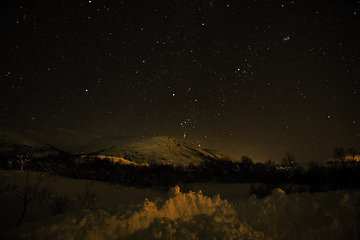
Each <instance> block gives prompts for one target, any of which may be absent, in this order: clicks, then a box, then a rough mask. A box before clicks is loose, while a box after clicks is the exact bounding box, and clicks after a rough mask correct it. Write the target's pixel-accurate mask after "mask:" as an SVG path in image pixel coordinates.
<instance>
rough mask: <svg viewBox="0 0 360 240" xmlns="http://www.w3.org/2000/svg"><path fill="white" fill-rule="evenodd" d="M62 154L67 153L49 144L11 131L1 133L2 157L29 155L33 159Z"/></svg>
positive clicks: (0, 148)
mask: <svg viewBox="0 0 360 240" xmlns="http://www.w3.org/2000/svg"><path fill="white" fill-rule="evenodd" d="M62 154H67V153H65V152H63V151H61V150H59V149H57V148H55V147H53V146H51V145H49V144H46V143H42V142H39V141H37V140H35V139H33V138H31V137H27V136H24V135H21V134H18V133H15V132H10V131H1V132H0V155H3V156H9V157H16V156H17V155H27V156H28V157H31V158H39V157H46V156H49V155H51V156H58V155H62Z"/></svg>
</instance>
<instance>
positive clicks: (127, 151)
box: [74, 136, 225, 165]
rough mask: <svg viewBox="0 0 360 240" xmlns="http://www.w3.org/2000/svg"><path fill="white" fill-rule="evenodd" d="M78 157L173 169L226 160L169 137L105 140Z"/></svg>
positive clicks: (87, 147) (84, 148)
mask: <svg viewBox="0 0 360 240" xmlns="http://www.w3.org/2000/svg"><path fill="white" fill-rule="evenodd" d="M74 153H77V154H82V155H95V156H96V155H101V156H109V157H120V158H124V159H127V160H130V161H132V162H135V163H138V164H141V163H159V164H173V165H189V164H190V163H193V164H195V165H198V164H201V163H203V162H204V161H213V160H217V159H221V158H224V157H225V155H223V154H221V153H219V152H216V151H209V150H205V149H202V148H198V147H195V146H194V145H192V144H189V143H186V142H182V141H179V140H177V139H174V138H169V137H165V136H164V137H147V138H144V137H120V136H104V137H101V138H99V139H96V140H94V141H92V142H90V143H88V144H86V145H84V146H82V147H80V148H78V149H76V150H75V152H74Z"/></svg>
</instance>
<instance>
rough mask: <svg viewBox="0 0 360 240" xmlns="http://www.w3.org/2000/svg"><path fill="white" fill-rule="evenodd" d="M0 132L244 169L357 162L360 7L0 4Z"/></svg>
mask: <svg viewBox="0 0 360 240" xmlns="http://www.w3.org/2000/svg"><path fill="white" fill-rule="evenodd" d="M0 6H1V7H0V13H1V22H0V24H1V25H0V26H1V27H0V28H1V36H0V39H1V56H0V58H1V61H0V70H1V71H0V124H1V125H2V126H3V127H8V128H11V129H15V130H22V131H27V132H30V133H33V134H34V135H38V136H40V135H41V136H46V137H47V138H48V139H51V140H52V141H56V140H59V141H60V140H62V141H67V142H68V143H73V144H76V143H86V142H88V141H90V140H93V139H95V138H96V137H100V136H103V135H123V136H146V137H149V136H163V135H165V136H169V137H174V138H178V139H182V140H184V141H188V142H191V143H194V144H195V145H196V146H201V147H204V148H211V149H216V150H219V151H220V152H223V153H226V154H228V155H230V156H231V157H234V158H238V159H240V158H241V156H244V155H246V156H249V157H250V158H252V159H253V160H254V161H260V162H261V161H266V160H268V159H271V160H273V161H278V162H280V161H281V158H282V157H284V156H285V154H286V153H287V152H290V153H292V154H294V155H295V158H296V160H297V161H298V162H309V161H325V160H327V159H329V158H331V155H332V150H333V148H335V147H343V148H345V149H346V148H351V147H354V148H356V149H358V150H360V108H359V106H360V82H359V81H360V70H359V68H360V21H359V20H360V19H359V16H360V1H347V0H337V1H331V0H329V1H317V0H315V1H305V0H303V1H296V0H294V1H265V0H264V1H259V0H258V1H255V0H254V1H248V0H244V1H230V0H181V1H180V0H164V1H161V0H149V1H140V0H132V1H108V0H102V1H95V0H86V1H82V0H79V1H59V0H52V1H50V0H49V1H47V0H38V1H32V0H27V1H15V0H14V1H1V3H0Z"/></svg>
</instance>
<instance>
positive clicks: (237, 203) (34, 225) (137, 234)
mask: <svg viewBox="0 0 360 240" xmlns="http://www.w3.org/2000/svg"><path fill="white" fill-rule="evenodd" d="M6 174H7V172H6ZM23 176H24V174H23V173H21V172H18V180H17V181H18V184H20V182H21V181H22V179H21V178H22V177H23ZM9 180H11V178H9ZM86 182H87V181H86V180H73V179H67V178H61V179H60V180H59V181H57V182H55V183H54V185H53V191H54V193H55V194H60V195H64V194H66V195H67V196H69V198H70V199H71V207H70V208H69V209H68V210H67V211H66V212H65V213H63V214H59V215H56V216H49V210H48V209H47V207H46V206H40V205H39V204H38V203H36V202H32V203H31V204H29V210H28V213H27V217H26V219H27V220H26V221H24V223H23V224H22V225H21V226H20V227H17V228H15V227H14V225H15V222H16V220H17V219H18V218H19V216H20V213H21V208H22V205H21V200H20V199H19V198H18V197H16V196H15V194H14V193H8V192H3V193H1V194H0V216H1V218H0V223H1V225H2V226H0V239H19V238H20V239H273V240H276V239H306V240H307V239H359V238H360V236H359V228H360V217H359V216H360V213H359V211H360V196H359V195H360V191H359V190H353V191H336V192H328V193H301V194H292V195H286V194H285V193H284V191H282V190H281V189H274V190H273V191H272V194H271V195H270V196H268V197H266V198H264V199H256V198H255V196H250V197H249V196H248V195H246V194H245V192H246V189H247V188H248V185H246V184H212V183H204V184H194V185H188V186H187V187H188V188H189V189H190V190H194V189H195V190H196V192H192V191H189V192H188V193H182V192H181V191H180V188H179V187H175V188H173V189H171V191H169V193H167V194H164V193H161V192H156V191H154V190H149V189H147V190H143V189H134V188H130V189H129V188H122V187H119V186H114V185H109V184H106V183H101V182H96V183H95V184H94V191H96V192H97V195H98V196H99V202H98V203H97V204H96V205H95V206H93V207H91V208H87V207H84V206H80V205H79V202H78V201H77V199H76V196H77V193H81V191H82V189H83V187H84V184H85V183H86ZM184 188H185V187H184ZM200 190H203V191H202V192H201V191H200ZM216 193H220V195H216ZM236 196H238V197H237V198H236ZM146 198H148V199H150V200H148V199H146ZM224 198H227V199H224ZM3 236H5V237H4V238H3ZM11 237H13V238H11Z"/></svg>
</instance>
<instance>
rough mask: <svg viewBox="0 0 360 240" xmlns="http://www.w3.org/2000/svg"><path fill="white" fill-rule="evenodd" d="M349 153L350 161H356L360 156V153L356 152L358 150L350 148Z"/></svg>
mask: <svg viewBox="0 0 360 240" xmlns="http://www.w3.org/2000/svg"><path fill="white" fill-rule="evenodd" d="M347 152H348V155H349V157H350V161H354V162H355V161H356V157H357V156H358V155H359V152H358V151H357V150H356V149H354V148H349V149H348V150H347Z"/></svg>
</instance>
